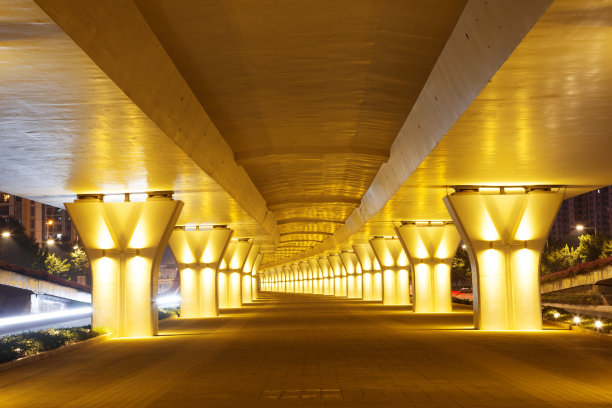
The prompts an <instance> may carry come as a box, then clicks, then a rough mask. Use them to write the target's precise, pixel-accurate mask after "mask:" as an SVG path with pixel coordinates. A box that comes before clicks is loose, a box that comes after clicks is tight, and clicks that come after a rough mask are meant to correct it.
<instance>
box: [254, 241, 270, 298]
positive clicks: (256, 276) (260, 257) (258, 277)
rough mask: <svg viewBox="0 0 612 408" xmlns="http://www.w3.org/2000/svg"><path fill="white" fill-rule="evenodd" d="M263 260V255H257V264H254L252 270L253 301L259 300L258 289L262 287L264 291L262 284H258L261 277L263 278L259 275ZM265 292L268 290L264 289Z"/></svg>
mask: <svg viewBox="0 0 612 408" xmlns="http://www.w3.org/2000/svg"><path fill="white" fill-rule="evenodd" d="M262 260H263V254H262V253H261V252H259V253H258V254H257V257H256V258H255V262H254V263H253V269H252V270H251V299H252V300H257V299H259V289H258V287H261V288H262V289H263V285H262V283H261V282H259V283H258V280H259V279H261V277H262V276H263V275H261V274H260V273H259V265H261V261H262ZM260 285H261V286H260ZM263 290H267V289H263Z"/></svg>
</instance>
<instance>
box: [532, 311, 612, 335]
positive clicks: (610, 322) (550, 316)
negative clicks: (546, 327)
mask: <svg viewBox="0 0 612 408" xmlns="http://www.w3.org/2000/svg"><path fill="white" fill-rule="evenodd" d="M555 313H558V316H557V317H555ZM576 316H578V317H579V318H580V323H578V326H580V327H584V328H586V329H590V330H597V331H599V332H602V333H610V332H611V331H612V319H609V318H596V317H594V316H589V315H583V314H581V315H578V314H576V313H571V312H568V311H567V310H565V309H561V308H558V307H553V306H543V307H542V318H543V319H544V320H551V321H555V322H560V323H565V324H571V325H575V324H576V323H575V322H574V317H576ZM598 320H599V321H600V322H601V323H602V326H601V328H599V329H598V328H597V327H596V326H595V322H596V321H598Z"/></svg>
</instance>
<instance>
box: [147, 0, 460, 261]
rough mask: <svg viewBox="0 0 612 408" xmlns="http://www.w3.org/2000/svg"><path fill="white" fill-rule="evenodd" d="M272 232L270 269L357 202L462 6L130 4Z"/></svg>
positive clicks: (321, 0)
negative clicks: (257, 195)
mask: <svg viewBox="0 0 612 408" xmlns="http://www.w3.org/2000/svg"><path fill="white" fill-rule="evenodd" d="M136 3H137V5H138V7H139V8H140V10H141V12H142V14H143V16H144V17H145V19H146V20H147V22H148V23H149V25H150V26H151V28H152V29H153V31H154V32H155V34H156V36H157V38H158V39H159V40H160V41H161V43H162V44H163V46H164V48H165V49H166V51H167V52H168V54H169V55H170V57H171V58H172V60H173V61H174V63H175V64H176V65H177V67H178V68H179V70H180V71H181V74H182V75H183V77H184V78H185V80H186V81H187V83H188V84H189V85H190V87H191V89H192V90H193V91H194V93H195V95H196V96H197V97H198V99H199V100H200V102H201V103H202V105H203V107H204V108H205V109H206V111H207V112H208V113H209V115H210V116H211V118H212V120H213V121H214V123H215V125H216V126H217V127H218V128H219V130H220V132H221V134H222V135H223V137H224V138H225V139H226V140H227V141H228V143H229V144H230V146H231V148H232V150H233V151H234V154H235V159H236V161H237V162H238V164H240V165H242V166H244V168H245V169H246V171H247V173H248V174H249V176H250V178H251V179H252V180H253V182H254V183H255V185H256V186H257V188H258V189H259V191H260V192H261V194H262V196H263V197H264V198H265V200H266V202H267V205H268V208H269V209H270V210H271V211H272V212H273V213H274V215H275V218H276V220H277V223H278V229H279V232H280V242H281V243H280V245H279V247H278V248H277V251H276V253H275V256H274V257H272V258H271V257H267V258H266V260H265V262H270V261H276V260H279V259H282V258H283V257H286V256H288V255H294V254H296V253H299V252H301V251H303V250H305V249H307V248H310V247H312V246H314V245H315V244H317V243H319V242H321V241H323V240H324V239H326V238H328V237H329V235H330V234H332V233H333V232H334V231H335V230H336V229H337V228H338V227H339V226H340V225H342V223H344V221H345V220H346V218H347V217H348V216H349V215H350V214H351V212H352V211H353V210H354V209H355V208H356V207H357V206H358V205H359V204H360V202H361V198H362V196H363V194H364V192H365V191H366V189H367V188H368V187H369V185H370V183H371V181H372V179H373V178H374V175H375V174H376V172H377V171H378V169H379V167H380V165H381V164H382V163H383V162H384V161H386V160H387V159H388V156H389V149H390V147H391V144H392V142H393V140H394V139H395V137H396V136H397V133H398V131H399V129H400V127H401V125H402V124H403V122H404V121H405V119H406V117H407V115H408V113H409V112H410V109H411V108H412V105H413V103H414V101H415V100H416V98H417V96H418V95H419V93H420V91H421V89H422V86H423V84H424V83H425V81H426V79H427V78H428V76H429V73H430V71H431V69H432V67H433V65H434V64H435V62H436V60H437V58H438V55H439V54H440V52H441V51H442V48H443V47H444V44H445V43H446V40H447V38H448V36H449V35H450V33H451V31H452V29H453V27H454V26H455V23H456V21H457V18H458V17H459V15H460V14H461V12H462V10H463V7H464V2H462V1H438V2H435V3H434V2H420V1H418V2H416V1H404V2H380V1H377V0H370V1H359V2H353V1H350V2H340V3H337V2H329V1H328V0H316V1H309V2H273V3H261V2H245V1H228V0H219V1H206V2H202V1H196V0H194V1H182V2H180V3H176V2H167V1H151V0H142V1H141V0H137V1H136Z"/></svg>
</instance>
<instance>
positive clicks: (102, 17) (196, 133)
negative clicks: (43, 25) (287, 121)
mask: <svg viewBox="0 0 612 408" xmlns="http://www.w3.org/2000/svg"><path fill="white" fill-rule="evenodd" d="M36 3H37V4H38V5H39V6H40V7H41V8H42V9H43V10H44V11H45V12H46V13H47V14H48V15H49V17H51V18H52V19H53V20H54V21H55V22H56V23H57V24H58V25H59V26H60V27H61V28H62V30H64V31H65V32H66V34H68V35H69V36H70V37H71V38H72V40H73V41H74V42H75V43H76V44H77V45H78V46H79V47H81V49H82V50H83V51H85V53H87V55H88V56H89V57H90V58H91V59H92V60H93V61H94V62H95V63H96V64H97V65H98V66H99V67H100V68H101V69H102V71H104V73H105V74H106V75H107V76H108V77H109V78H110V79H111V80H112V81H114V82H115V83H116V84H117V86H118V87H119V88H121V90H123V92H125V94H126V95H127V96H128V97H129V98H130V99H131V100H132V101H133V102H134V103H135V104H136V105H137V106H138V107H139V108H140V109H141V110H142V111H143V112H144V113H145V114H146V115H147V116H148V117H149V118H150V119H151V120H152V121H153V122H154V123H155V124H156V125H157V126H158V127H159V128H160V129H161V130H162V131H163V132H164V133H165V134H166V135H167V136H168V137H170V138H171V139H172V140H173V141H174V142H175V143H176V144H177V145H178V146H179V147H180V148H181V149H182V150H183V151H185V153H187V154H188V155H189V156H190V157H191V158H192V159H193V160H194V162H195V163H196V164H197V165H198V166H199V167H200V168H202V170H204V171H205V172H206V173H207V174H208V175H209V176H210V177H212V178H213V179H214V180H215V181H216V182H217V183H218V184H219V185H220V186H221V187H222V188H223V189H224V190H225V191H226V192H227V193H228V194H229V195H230V196H231V197H232V198H233V199H234V200H236V202H237V203H238V204H239V205H240V206H241V207H242V208H243V209H244V210H245V211H246V212H247V213H248V214H249V215H250V216H251V217H252V218H253V219H254V220H255V221H256V222H258V223H259V224H260V225H261V226H262V227H263V228H264V230H265V231H266V232H268V233H269V234H270V235H271V236H272V238H273V240H274V242H275V243H278V240H279V238H278V237H279V235H278V229H277V226H276V221H275V218H274V215H273V214H272V212H270V211H269V210H268V208H267V205H266V202H265V200H264V198H263V197H262V195H261V194H260V192H259V190H258V189H257V187H255V184H253V182H252V181H251V179H250V178H249V176H248V174H247V173H246V172H245V171H244V169H243V168H242V167H241V166H239V165H238V164H237V163H236V161H235V160H234V152H233V151H232V149H231V148H230V147H229V145H228V144H227V142H226V141H225V139H224V138H223V136H222V135H221V134H220V133H219V131H218V130H217V128H216V127H215V125H214V123H213V122H212V120H211V119H210V117H209V116H208V114H207V112H206V111H205V110H204V108H203V107H202V105H201V104H200V102H199V101H198V99H197V98H196V96H195V95H194V94H193V92H192V91H191V88H190V87H189V86H188V84H187V83H186V82H185V80H184V79H183V77H182V75H181V73H180V72H179V71H178V69H177V68H176V66H175V65H174V63H173V62H172V60H171V59H170V57H169V56H168V54H167V53H166V51H165V50H164V48H163V47H162V45H161V43H160V42H159V41H158V39H157V37H156V36H155V34H154V33H153V31H152V30H151V28H150V27H149V25H148V24H147V22H146V21H145V19H144V17H143V16H142V14H141V13H140V11H139V9H138V7H136V5H135V4H134V3H133V2H132V1H129V0H120V1H94V2H90V1H72V0H38V1H36Z"/></svg>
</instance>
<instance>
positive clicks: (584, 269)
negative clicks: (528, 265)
mask: <svg viewBox="0 0 612 408" xmlns="http://www.w3.org/2000/svg"><path fill="white" fill-rule="evenodd" d="M609 265H612V256H609V257H607V258H602V259H597V260H595V261H591V262H585V263H582V264H578V265H574V266H572V267H571V268H567V269H564V270H562V271H559V272H554V273H549V274H548V275H544V276H542V277H541V278H540V281H541V282H550V281H553V280H557V279H562V278H568V277H570V276H576V275H582V274H585V273H588V272H591V271H594V270H597V269H602V268H604V267H606V266H609Z"/></svg>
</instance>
